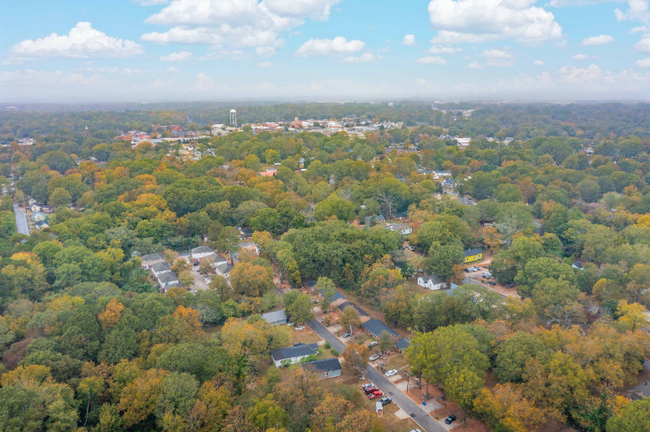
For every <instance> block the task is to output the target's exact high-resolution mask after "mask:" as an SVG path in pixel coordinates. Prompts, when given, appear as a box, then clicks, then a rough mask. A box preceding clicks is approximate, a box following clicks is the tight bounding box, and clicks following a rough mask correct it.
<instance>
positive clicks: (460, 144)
mask: <svg viewBox="0 0 650 432" xmlns="http://www.w3.org/2000/svg"><path fill="white" fill-rule="evenodd" d="M454 139H455V140H456V142H457V143H458V147H460V148H461V149H464V148H465V147H467V146H468V145H469V143H470V141H472V139H471V138H454Z"/></svg>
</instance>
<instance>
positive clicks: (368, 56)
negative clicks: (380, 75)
mask: <svg viewBox="0 0 650 432" xmlns="http://www.w3.org/2000/svg"><path fill="white" fill-rule="evenodd" d="M379 60H383V57H382V56H380V55H374V54H372V53H363V54H362V55H361V56H359V57H354V56H348V57H346V58H344V59H343V63H369V62H374V61H379Z"/></svg>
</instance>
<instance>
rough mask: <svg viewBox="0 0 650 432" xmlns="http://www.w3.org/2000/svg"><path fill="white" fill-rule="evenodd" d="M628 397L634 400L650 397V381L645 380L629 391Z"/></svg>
mask: <svg viewBox="0 0 650 432" xmlns="http://www.w3.org/2000/svg"><path fill="white" fill-rule="evenodd" d="M627 397H628V398H629V399H631V400H632V401H636V400H641V399H644V398H647V397H650V382H648V381H644V382H642V383H641V384H638V385H636V386H634V387H632V388H631V389H629V390H628V391H627Z"/></svg>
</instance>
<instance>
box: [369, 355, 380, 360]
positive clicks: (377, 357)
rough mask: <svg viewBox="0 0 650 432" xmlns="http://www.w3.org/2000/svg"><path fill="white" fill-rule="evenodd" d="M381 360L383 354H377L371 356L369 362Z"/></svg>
mask: <svg viewBox="0 0 650 432" xmlns="http://www.w3.org/2000/svg"><path fill="white" fill-rule="evenodd" d="M380 358H381V354H375V355H372V356H370V357H369V358H368V360H370V361H375V360H378V359H380Z"/></svg>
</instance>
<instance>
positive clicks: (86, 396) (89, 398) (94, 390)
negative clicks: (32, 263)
mask: <svg viewBox="0 0 650 432" xmlns="http://www.w3.org/2000/svg"><path fill="white" fill-rule="evenodd" d="M103 392H104V379H103V378H101V377H97V376H90V377H87V378H84V379H82V380H81V382H79V385H78V386H77V394H78V395H79V398H80V399H81V401H82V402H83V403H84V404H85V405H86V409H85V415H84V427H86V423H88V415H89V413H90V406H91V403H94V401H95V400H96V399H97V398H99V396H101V394H102V393H103Z"/></svg>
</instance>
